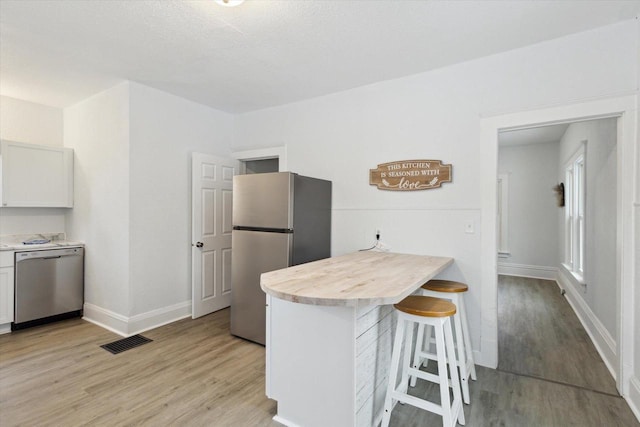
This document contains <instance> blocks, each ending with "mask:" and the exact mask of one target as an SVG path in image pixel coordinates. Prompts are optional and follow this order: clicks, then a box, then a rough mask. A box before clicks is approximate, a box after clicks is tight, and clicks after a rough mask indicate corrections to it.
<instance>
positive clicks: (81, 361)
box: [0, 309, 278, 427]
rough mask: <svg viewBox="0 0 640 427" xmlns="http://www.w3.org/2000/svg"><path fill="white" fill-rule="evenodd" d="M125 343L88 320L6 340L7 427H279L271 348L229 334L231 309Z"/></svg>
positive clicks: (0, 405)
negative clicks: (271, 394) (268, 384)
mask: <svg viewBox="0 0 640 427" xmlns="http://www.w3.org/2000/svg"><path fill="white" fill-rule="evenodd" d="M143 335H144V336H146V337H148V338H151V339H152V340H154V341H153V342H152V343H148V344H145V345H143V346H141V347H138V348H134V349H131V350H127V351H125V352H123V353H120V354H118V355H112V354H111V353H109V352H107V351H106V350H104V349H102V348H100V345H102V344H107V343H109V342H111V341H115V340H117V339H120V338H121V337H119V336H117V335H115V334H113V333H110V332H108V331H105V330H104V329H102V328H100V327H97V326H95V325H92V324H91V323H88V322H85V321H82V320H80V319H74V320H68V321H63V322H59V323H56V324H51V325H48V326H42V327H37V328H33V329H29V330H24V331H21V332H14V333H12V334H10V335H3V336H0V426H3V427H9V426H65V427H67V426H81V425H94V426H134V425H144V426H169V425H181V426H277V425H278V424H277V423H275V422H273V421H272V420H271V418H272V417H273V415H275V409H276V404H275V402H274V401H272V400H269V399H267V398H266V397H265V394H264V347H262V346H259V345H257V344H252V343H249V342H247V341H244V340H241V339H239V338H235V337H232V336H231V335H229V310H228V309H227V310H222V311H219V312H217V313H214V314H212V315H209V316H205V317H203V318H200V319H196V320H192V319H185V320H182V321H179V322H175V323H173V324H170V325H167V326H163V327H161V328H158V329H155V330H152V331H148V332H146V333H144V334H143Z"/></svg>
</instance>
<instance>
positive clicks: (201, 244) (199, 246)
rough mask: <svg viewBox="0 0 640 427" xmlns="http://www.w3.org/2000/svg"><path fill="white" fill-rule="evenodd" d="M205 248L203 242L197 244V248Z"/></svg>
mask: <svg viewBox="0 0 640 427" xmlns="http://www.w3.org/2000/svg"><path fill="white" fill-rule="evenodd" d="M203 246H204V243H202V242H198V243H196V248H201V247H203Z"/></svg>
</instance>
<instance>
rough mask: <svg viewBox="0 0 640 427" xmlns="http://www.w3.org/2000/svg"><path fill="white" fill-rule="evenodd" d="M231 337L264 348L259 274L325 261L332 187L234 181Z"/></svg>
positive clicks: (283, 176) (257, 178) (289, 178)
mask: <svg viewBox="0 0 640 427" xmlns="http://www.w3.org/2000/svg"><path fill="white" fill-rule="evenodd" d="M231 247H232V249H233V255H232V257H231V283H232V287H231V333H232V334H233V335H236V336H238V337H242V338H245V339H248V340H250V341H254V342H257V343H260V344H262V345H264V343H265V326H266V319H265V315H266V295H265V293H264V292H263V291H262V289H261V288H260V274H262V273H264V272H267V271H273V270H278V269H281V268H285V267H290V266H292V265H297V264H302V263H305V262H310V261H315V260H318V259H323V258H328V257H329V256H330V253H331V181H325V180H321V179H316V178H309V177H306V176H300V175H298V174H295V173H291V172H275V173H263V174H252V175H238V176H234V177H233V231H232V237H231Z"/></svg>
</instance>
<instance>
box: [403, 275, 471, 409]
mask: <svg viewBox="0 0 640 427" xmlns="http://www.w3.org/2000/svg"><path fill="white" fill-rule="evenodd" d="M468 289H469V287H468V286H467V285H465V284H464V283H460V282H453V281H450V280H430V281H428V282H427V283H425V284H424V285H422V289H421V292H422V295H424V296H429V297H436V298H444V299H448V300H450V301H451V302H452V303H454V304H455V305H456V307H457V312H456V313H455V314H454V316H453V323H454V329H455V334H456V350H457V356H456V362H457V366H458V368H460V381H461V383H462V397H463V400H464V403H466V404H469V403H470V402H471V398H470V395H469V377H471V379H472V380H474V381H475V380H476V379H477V376H476V367H475V363H474V361H473V351H472V350H471V339H470V338H469V323H468V322H467V313H466V309H465V306H464V295H463V294H464V293H465V292H467V290H468ZM431 335H432V334H431V331H430V328H427V335H426V336H427V341H426V344H427V348H426V349H424V325H420V326H419V327H418V339H417V342H416V349H415V353H414V357H413V367H414V368H418V367H419V366H420V364H421V363H422V362H423V361H424V366H427V363H428V362H429V360H436V358H435V355H434V354H432V353H429V352H428V350H429V345H430V343H431ZM415 384H416V378H415V377H412V378H411V386H412V387H413V386H415Z"/></svg>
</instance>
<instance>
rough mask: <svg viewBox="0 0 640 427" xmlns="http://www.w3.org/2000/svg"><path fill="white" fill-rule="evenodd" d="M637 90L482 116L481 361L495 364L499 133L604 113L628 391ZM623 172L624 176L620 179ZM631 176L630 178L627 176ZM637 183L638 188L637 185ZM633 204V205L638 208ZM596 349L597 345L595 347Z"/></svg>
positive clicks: (621, 356) (620, 347)
mask: <svg viewBox="0 0 640 427" xmlns="http://www.w3.org/2000/svg"><path fill="white" fill-rule="evenodd" d="M637 108H638V102H637V95H627V96H620V97H612V98H606V99H601V100H597V101H589V102H582V103H576V104H570V105H564V106H556V107H549V108H544V109H537V110H530V111H523V112H517V113H510V114H504V115H499V116H492V117H485V118H481V120H480V125H481V133H480V143H481V147H482V150H481V191H482V193H481V194H482V204H481V212H482V223H481V232H482V242H483V243H482V248H483V250H482V253H481V265H482V270H481V285H482V296H481V302H480V304H481V313H482V319H481V344H480V345H481V347H480V350H481V351H480V354H481V361H482V364H483V365H485V366H490V367H492V368H494V369H495V368H496V367H497V366H498V289H497V224H496V219H497V205H496V203H497V195H496V191H495V183H496V180H497V177H498V132H499V131H502V130H514V129H519V128H527V127H529V128H530V127H535V126H546V125H552V124H558V123H566V122H577V121H582V120H593V119H599V118H607V117H617V118H618V141H617V144H618V172H617V174H618V176H617V208H618V209H617V218H616V225H617V235H618V238H617V245H616V246H617V247H618V251H617V254H616V264H617V276H618V277H617V279H618V280H617V283H618V300H617V303H616V305H617V309H618V313H619V317H618V319H617V320H616V321H617V325H618V334H617V336H616V337H615V339H616V350H617V356H618V357H617V364H618V366H617V368H618V370H617V375H615V377H616V378H615V379H616V386H617V388H618V390H619V391H620V392H621V394H622V396H624V397H627V396H628V395H629V388H630V379H631V377H632V374H633V350H634V349H633V342H634V341H633V337H634V333H635V331H634V322H633V313H634V301H633V283H634V271H633V263H634V259H635V251H636V249H635V247H636V243H635V241H634V240H635V238H636V237H635V236H634V235H633V232H632V231H633V214H634V206H635V205H637V204H635V205H634V197H638V200H640V195H638V194H637V193H638V192H640V188H634V183H636V182H637V181H638V178H639V175H638V167H639V166H638V165H637V163H636V162H637V161H638V160H637V159H636V157H637V153H636V150H637V149H638V147H636V146H635V145H636V141H637V121H638V117H637V114H638V113H637ZM623 177H627V179H626V180H625V179H623ZM629 177H631V178H632V179H628V178H629ZM636 187H640V186H638V185H637V184H636ZM636 209H637V207H636ZM599 351H600V350H599Z"/></svg>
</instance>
